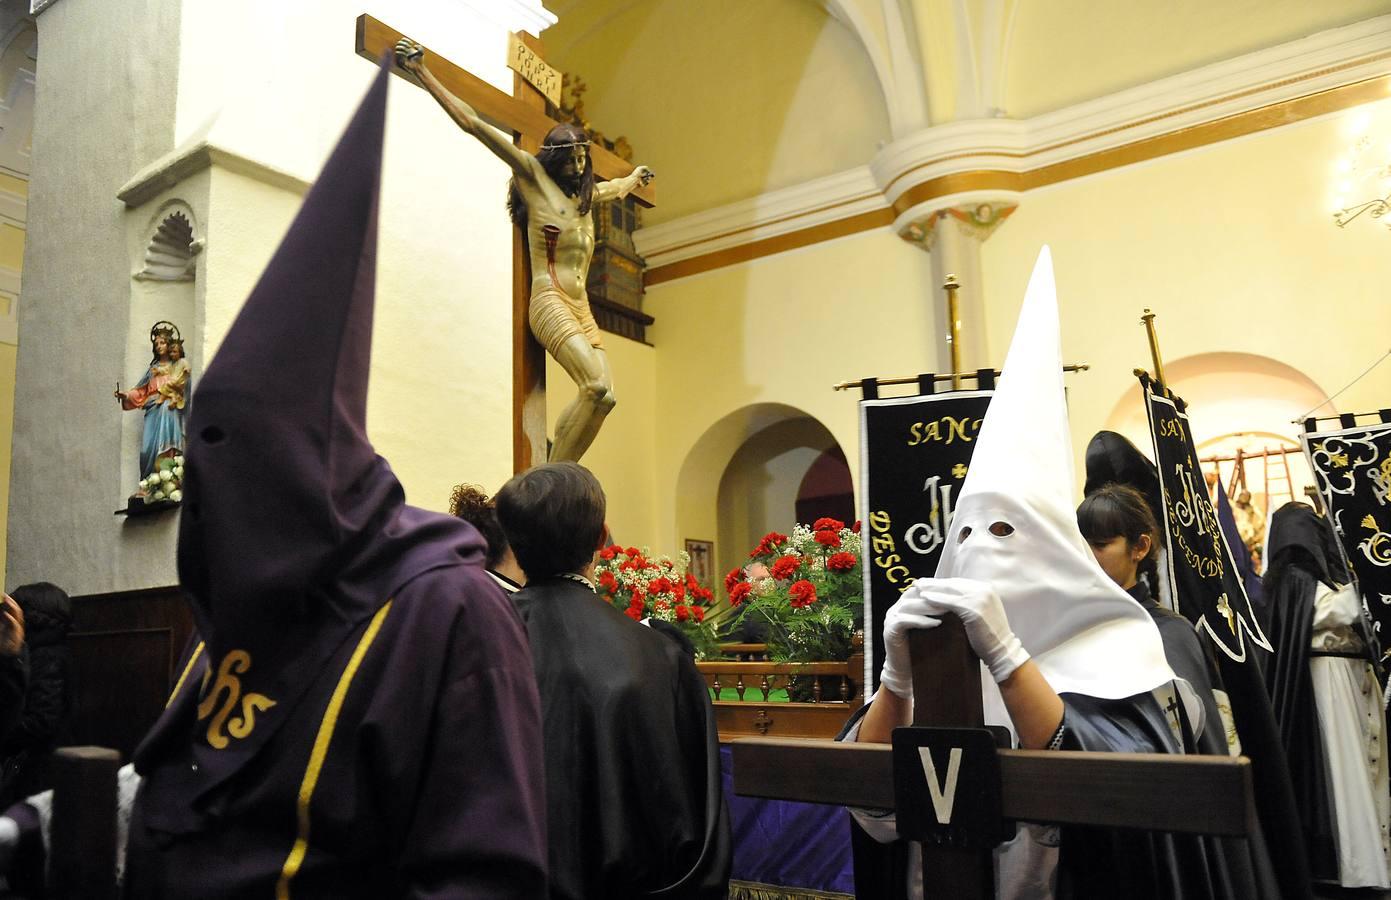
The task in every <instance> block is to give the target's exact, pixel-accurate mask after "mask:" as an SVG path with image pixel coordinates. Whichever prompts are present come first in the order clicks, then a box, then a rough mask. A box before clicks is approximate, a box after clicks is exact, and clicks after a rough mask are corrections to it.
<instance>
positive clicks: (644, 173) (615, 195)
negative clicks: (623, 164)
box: [594, 166, 657, 203]
mask: <svg viewBox="0 0 1391 900" xmlns="http://www.w3.org/2000/svg"><path fill="white" fill-rule="evenodd" d="M656 177H657V173H656V172H653V171H652V170H651V169H649V168H647V166H638V167H637V168H635V169H633V171H631V172H629V173H628V174H627V175H625V176H623V177H622V178H615V179H613V180H612V181H601V182H599V183H598V184H596V185H594V202H596V203H602V202H603V201H605V200H622V199H623V198H624V197H626V196H628V195H629V194H631V193H632V192H633V191H635V190H637V189H638V187H640V186H641V185H644V184H647V183H648V182H649V181H651V180H652V179H654V178H656Z"/></svg>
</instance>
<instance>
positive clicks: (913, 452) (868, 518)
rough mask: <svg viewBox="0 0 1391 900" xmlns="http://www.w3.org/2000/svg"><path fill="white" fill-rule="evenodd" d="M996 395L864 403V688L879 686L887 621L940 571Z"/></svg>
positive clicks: (957, 393) (970, 393)
mask: <svg viewBox="0 0 1391 900" xmlns="http://www.w3.org/2000/svg"><path fill="white" fill-rule="evenodd" d="M992 393H993V392H992V391H989V390H979V391H953V392H951V393H946V394H928V395H924V396H919V397H896V398H892V399H885V400H863V401H861V402H860V474H861V477H860V510H861V512H860V520H861V528H862V531H861V534H860V537H861V538H862V540H863V544H864V560H863V563H862V566H861V568H862V570H863V571H864V578H865V679H866V683H867V684H872V685H874V686H876V687H877V686H878V682H879V670H880V668H881V667H882V666H883V665H884V648H883V644H882V635H883V633H884V615H885V614H886V613H887V612H888V609H889V607H890V606H893V604H894V602H895V601H896V600H898V595H899V594H901V593H902V592H903V591H904V590H906V589H907V587H908V585H910V584H912V583H913V580H914V579H916V578H926V577H928V576H931V575H933V574H935V573H936V571H937V560H938V559H939V558H940V557H941V555H942V542H943V541H944V540H945V539H946V536H947V528H948V527H949V526H950V525H951V515H952V508H953V506H954V505H955V502H956V496H957V495H958V494H959V493H960V492H961V483H962V481H963V480H965V478H966V468H967V467H968V466H969V465H970V463H971V451H973V450H974V449H975V446H976V444H975V439H976V434H977V433H978V432H979V431H980V423H981V419H982V418H984V416H985V409H986V407H987V406H989V405H990V397H991V394H992ZM865 695H866V696H868V695H869V692H868V691H866V692H865Z"/></svg>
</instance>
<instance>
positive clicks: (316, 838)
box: [126, 565, 546, 900]
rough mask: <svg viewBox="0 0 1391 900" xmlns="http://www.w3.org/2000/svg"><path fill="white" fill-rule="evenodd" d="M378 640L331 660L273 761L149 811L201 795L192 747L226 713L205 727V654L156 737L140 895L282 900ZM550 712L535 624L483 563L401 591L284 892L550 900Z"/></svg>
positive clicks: (131, 877) (357, 638)
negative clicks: (545, 740)
mask: <svg viewBox="0 0 1391 900" xmlns="http://www.w3.org/2000/svg"><path fill="white" fill-rule="evenodd" d="M370 627H371V621H370V620H369V621H368V622H367V623H364V624H363V626H362V627H361V628H359V629H358V630H357V631H356V632H355V633H353V634H352V635H350V636H349V637H348V639H347V640H346V641H345V642H344V643H343V645H342V646H341V647H339V648H338V650H337V652H335V653H334V654H333V656H332V657H330V659H329V661H328V663H327V664H326V665H325V666H324V667H323V668H322V670H321V671H320V672H319V674H318V675H317V676H316V677H314V678H312V680H311V683H310V685H309V686H308V690H307V691H306V692H305V693H304V694H303V695H302V696H301V697H300V698H299V699H298V700H297V701H296V704H295V708H294V709H293V710H290V711H289V716H288V721H287V722H286V723H285V724H284V725H283V726H282V727H281V728H280V729H279V730H278V731H277V732H276V734H275V735H274V736H273V737H272V738H271V740H270V741H269V742H267V743H266V745H265V746H264V747H263V748H262V750H261V752H260V753H259V754H258V755H257V757H256V758H254V759H253V760H252V761H251V762H250V763H249V764H248V765H247V766H245V767H244V768H243V769H241V770H240V771H239V772H237V773H236V774H235V775H234V776H233V777H232V778H230V779H229V780H228V781H226V782H225V783H224V784H223V785H221V786H220V787H219V788H217V789H216V790H214V791H213V792H212V793H210V794H209V795H207V796H206V798H205V799H204V800H202V801H201V802H200V803H199V804H198V805H197V807H196V809H195V810H194V811H193V814H192V815H187V816H185V815H183V814H182V813H180V812H178V810H179V807H178V806H174V807H172V808H171V807H168V806H165V805H162V804H158V803H150V802H147V801H148V800H149V799H150V798H151V797H156V798H157V797H159V796H161V795H166V794H178V795H187V794H194V793H197V792H198V791H199V789H200V781H201V780H203V775H202V772H201V771H194V770H193V765H194V762H193V759H194V757H193V754H192V752H191V748H192V746H193V744H191V743H190V742H189V741H188V740H187V736H188V735H189V734H190V733H192V734H193V735H194V738H195V740H197V739H198V738H200V737H202V738H205V737H206V733H207V730H208V728H209V726H210V723H211V722H212V720H213V719H214V718H215V717H216V715H217V712H218V710H217V709H212V710H210V711H209V713H208V715H207V716H206V717H204V718H203V719H202V720H201V721H199V720H198V718H197V713H198V706H199V703H198V698H199V694H200V685H201V684H202V681H203V677H204V674H205V673H206V672H207V664H208V654H207V653H206V651H204V652H201V653H199V654H198V658H197V659H196V660H195V661H194V664H193V666H192V667H191V668H190V669H189V671H188V675H187V676H186V677H185V678H184V680H183V684H182V685H181V687H180V689H179V691H178V693H177V694H176V695H175V697H174V699H173V702H172V703H171V704H170V706H169V709H168V710H167V711H166V714H165V717H164V719H163V720H161V726H160V727H159V728H158V729H157V732H156V733H157V735H160V736H162V737H163V739H162V740H160V741H158V742H151V743H147V744H146V745H145V746H143V747H142V748H141V752H140V755H139V756H138V757H137V764H138V765H139V767H140V768H141V769H142V771H144V772H145V781H144V783H143V784H142V787H141V791H142V797H141V802H139V803H137V806H136V815H135V819H134V821H133V823H132V827H131V837H130V850H129V854H130V855H129V862H128V867H127V872H128V876H127V885H126V888H127V896H129V897H140V898H152V900H153V898H162V897H169V898H176V897H177V898H182V897H199V898H203V900H218V898H228V900H231V898H242V897H274V896H276V888H277V885H278V884H279V883H281V881H282V879H284V873H285V867H286V863H287V860H288V859H289V858H290V856H291V853H292V850H293V849H294V847H295V844H296V841H297V839H298V838H299V836H300V828H299V823H298V813H299V808H300V805H299V802H298V795H299V792H300V791H301V789H302V786H303V784H304V781H305V777H306V773H307V772H308V771H309V769H310V761H311V757H312V755H313V748H314V744H315V741H316V738H317V737H318V735H319V733H320V729H321V727H322V726H323V723H324V719H325V713H326V711H327V710H328V708H329V704H330V700H331V698H332V696H333V694H334V691H335V689H336V688H337V686H338V684H339V683H340V681H341V680H342V677H343V673H344V670H345V669H346V668H347V665H348V662H349V660H350V658H351V657H352V655H353V654H354V652H355V651H356V650H357V648H358V646H359V645H360V644H362V643H363V640H362V639H363V635H364V633H365V632H366V631H367V630H368V628H370ZM227 696H228V693H227V692H223V693H222V695H221V697H220V698H219V699H222V698H225V697H227ZM224 702H225V701H224ZM536 704H537V700H536V687H535V681H534V678H533V676H532V672H531V663H530V656H529V654H528V652H527V647H526V636H525V634H524V633H523V631H522V627H521V623H520V622H519V620H518V618H517V615H516V613H515V612H514V611H513V610H512V609H511V606H510V604H509V603H508V602H507V601H506V599H504V597H503V595H502V592H501V591H500V590H498V589H497V588H496V587H495V586H493V585H492V584H491V583H490V582H489V580H488V578H487V576H486V575H485V574H483V569H482V567H481V565H477V566H475V565H467V566H457V567H453V568H448V569H438V570H435V571H434V572H431V573H429V574H427V575H425V576H423V577H421V578H418V579H416V580H415V581H413V582H411V583H410V584H408V585H406V586H405V587H404V588H402V589H401V590H400V591H399V592H398V593H397V594H396V596H395V598H394V599H393V600H392V602H391V606H390V608H389V609H388V610H387V611H386V614H385V617H384V618H383V619H382V620H381V624H380V629H379V630H378V631H377V632H376V634H375V636H374V637H373V638H372V639H371V641H370V643H369V644H368V645H367V649H366V652H365V653H364V654H363V655H362V657H361V661H360V664H359V666H358V668H357V670H356V672H355V673H354V675H353V676H352V679H351V681H350V683H349V684H348V687H347V690H346V693H344V695H343V698H342V705H341V708H340V709H339V710H338V715H337V722H336V727H334V728H333V729H332V732H331V739H330V741H329V743H328V751H327V754H326V755H325V756H324V758H323V762H322V766H321V767H320V768H319V770H318V771H319V774H318V781H317V783H316V784H315V786H314V790H313V793H312V796H311V798H310V803H309V805H308V810H309V813H310V817H309V828H308V829H307V839H308V841H307V848H306V853H305V854H304V856H303V861H302V863H301V864H300V866H299V869H298V872H297V874H295V875H294V877H293V878H288V879H284V883H285V884H286V886H287V887H288V890H289V896H291V897H297V898H305V897H324V898H328V897H332V898H353V897H362V898H384V897H439V898H445V897H449V898H456V897H457V898H465V897H544V896H545V890H546V888H545V885H546V867H545V856H546V843H545V835H544V833H543V832H542V831H541V823H542V822H543V815H542V813H541V809H542V807H543V804H544V802H545V796H544V790H543V781H542V761H541V756H540V753H539V748H540V746H541V734H540V728H539V723H538V720H537V717H536ZM181 738H182V739H181Z"/></svg>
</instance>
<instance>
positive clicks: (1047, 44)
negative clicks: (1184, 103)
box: [1005, 0, 1391, 118]
mask: <svg viewBox="0 0 1391 900" xmlns="http://www.w3.org/2000/svg"><path fill="white" fill-rule="evenodd" d="M1386 13H1391V2H1388V0H1343V2H1339V3H1310V2H1307V0H1224V2H1221V3H1213V2H1210V0H1170V2H1164V3H1155V2H1147V3H1096V2H1094V0H1051V2H1048V3H1019V4H1017V6H1016V9H1015V13H1014V17H1013V22H1012V30H1011V33H1010V36H1009V44H1008V46H1007V49H1006V53H1007V60H1008V62H1007V66H1006V74H1005V85H1006V94H1005V98H1006V101H1005V111H1006V113H1007V114H1008V115H1010V116H1012V117H1014V118H1028V117H1029V116H1034V115H1038V114H1039V113H1043V112H1048V111H1050V110H1055V109H1061V108H1062V107H1064V106H1069V105H1071V104H1073V103H1078V102H1081V101H1083V100H1089V99H1092V98H1094V97H1101V96H1104V95H1106V94H1109V93H1112V92H1114V91H1118V90H1122V89H1124V88H1128V87H1133V86H1135V85H1139V84H1144V83H1146V82H1150V81H1154V80H1155V79H1158V78H1163V77H1166V76H1169V75H1175V74H1178V73H1180V72H1186V71H1188V70H1189V69H1194V68H1197V67H1199V66H1203V65H1207V64H1209V63H1214V62H1217V61H1219V60H1223V59H1229V58H1231V57H1233V56H1237V55H1239V54H1242V53H1249V52H1251V51H1254V50H1259V49H1261V48H1263V47H1269V46H1272V45H1275V44H1279V43H1283V42H1285V41H1292V40H1296V39H1298V38H1302V37H1307V36H1309V35H1311V34H1315V33H1317V32H1319V31H1325V30H1327V29H1329V28H1335V27H1337V26H1339V25H1347V24H1350V23H1352V22H1357V21H1360V20H1362V19H1367V18H1371V17H1373V16H1379V15H1384V14H1386Z"/></svg>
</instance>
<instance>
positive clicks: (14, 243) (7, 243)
mask: <svg viewBox="0 0 1391 900" xmlns="http://www.w3.org/2000/svg"><path fill="white" fill-rule="evenodd" d="M0 266H4V267H5V268H7V269H14V270H15V271H16V272H18V271H19V270H20V269H22V268H24V229H23V228H19V227H17V226H14V225H11V224H9V223H8V222H6V223H4V224H3V225H0Z"/></svg>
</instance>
